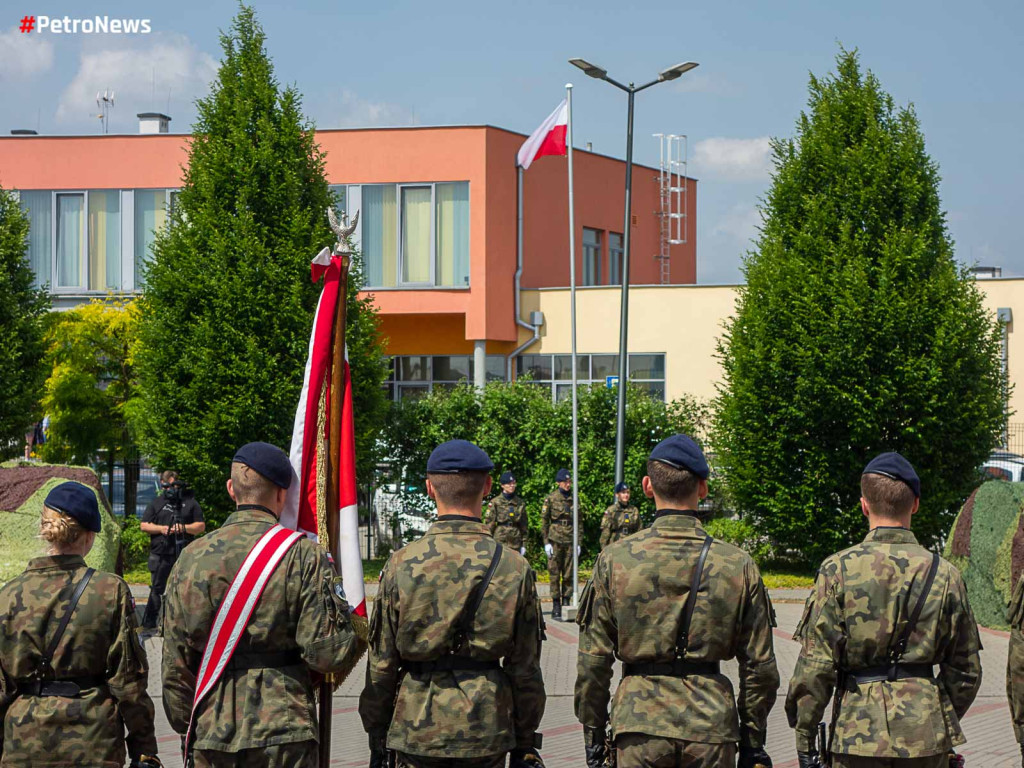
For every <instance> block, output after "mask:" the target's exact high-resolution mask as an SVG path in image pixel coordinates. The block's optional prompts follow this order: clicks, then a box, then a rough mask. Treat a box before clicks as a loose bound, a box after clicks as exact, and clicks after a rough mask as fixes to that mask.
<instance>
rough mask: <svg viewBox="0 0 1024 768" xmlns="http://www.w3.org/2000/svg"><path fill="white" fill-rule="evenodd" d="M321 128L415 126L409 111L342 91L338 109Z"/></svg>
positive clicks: (396, 105)
mask: <svg viewBox="0 0 1024 768" xmlns="http://www.w3.org/2000/svg"><path fill="white" fill-rule="evenodd" d="M334 113H335V115H336V116H335V117H334V119H333V120H330V121H329V122H328V123H326V124H324V125H322V126H320V127H322V128H376V127H382V126H387V127H394V126H399V125H415V124H416V118H415V115H414V114H413V113H412V111H411V110H409V109H406V108H405V107H403V106H401V105H399V104H392V103H389V102H386V101H368V100H366V99H362V98H360V97H359V96H358V94H356V93H354V92H352V91H348V90H346V91H342V93H341V105H340V109H337V110H334Z"/></svg>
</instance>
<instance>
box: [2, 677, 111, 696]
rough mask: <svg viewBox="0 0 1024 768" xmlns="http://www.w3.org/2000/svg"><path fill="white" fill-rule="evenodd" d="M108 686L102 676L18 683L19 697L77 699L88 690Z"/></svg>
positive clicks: (22, 681)
mask: <svg viewBox="0 0 1024 768" xmlns="http://www.w3.org/2000/svg"><path fill="white" fill-rule="evenodd" d="M106 684H107V679H106V678H105V677H103V676H102V675H88V676H84V677H69V678H66V679H64V680H21V681H19V682H18V695H19V696H63V697H64V698H67V699H75V698H78V697H79V696H81V695H82V691H83V690H84V689H86V688H99V687H100V686H102V685H106Z"/></svg>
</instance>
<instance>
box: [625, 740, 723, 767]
mask: <svg viewBox="0 0 1024 768" xmlns="http://www.w3.org/2000/svg"><path fill="white" fill-rule="evenodd" d="M615 758H616V765H617V768H735V765H736V745H735V744H733V743H731V742H729V743H726V744H703V743H701V742H697V741H682V740H681V739H664V738H661V737H660V736H648V735H647V734H645V733H623V734H620V735H619V736H616V737H615Z"/></svg>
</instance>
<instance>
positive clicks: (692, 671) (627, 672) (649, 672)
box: [622, 659, 722, 677]
mask: <svg viewBox="0 0 1024 768" xmlns="http://www.w3.org/2000/svg"><path fill="white" fill-rule="evenodd" d="M721 671H722V669H721V665H720V664H719V663H718V662H717V661H683V660H681V659H676V660H675V661H666V662H656V661H650V662H637V663H630V664H623V665H622V676H623V677H630V676H632V675H640V676H643V677H652V676H659V677H689V676H690V675H718V674H721Z"/></svg>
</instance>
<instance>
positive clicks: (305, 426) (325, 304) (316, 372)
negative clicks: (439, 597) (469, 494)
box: [281, 248, 366, 616]
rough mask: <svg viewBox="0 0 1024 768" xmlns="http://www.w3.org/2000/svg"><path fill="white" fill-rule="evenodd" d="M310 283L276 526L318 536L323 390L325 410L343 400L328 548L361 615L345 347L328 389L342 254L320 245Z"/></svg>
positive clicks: (353, 451)
mask: <svg viewBox="0 0 1024 768" xmlns="http://www.w3.org/2000/svg"><path fill="white" fill-rule="evenodd" d="M312 277H313V282H317V281H318V280H319V279H320V278H321V277H323V278H324V287H323V290H322V291H321V293H320V301H319V303H318V304H317V308H316V316H315V317H314V319H313V331H312V333H311V334H310V338H309V357H308V359H307V360H306V372H305V377H304V379H303V383H302V393H301V394H300V396H299V407H298V408H297V409H296V411H295V425H294V428H293V429H292V446H291V462H292V470H293V471H294V472H295V476H294V477H293V478H292V485H291V488H289V489H288V500H287V503H286V505H285V509H284V512H283V513H282V514H281V525H284V526H287V527H288V528H291V529H293V530H297V531H301V532H302V533H304V534H306V535H307V536H309V537H310V538H311V539H314V540H315V539H316V538H317V531H318V527H317V466H318V464H320V465H322V466H326V462H324V461H318V458H319V457H318V452H319V450H320V446H321V445H324V444H326V443H327V440H326V438H327V437H328V436H329V433H330V424H328V423H327V419H323V420H322V422H323V428H324V434H323V435H321V434H319V432H318V429H317V424H318V421H320V419H319V418H318V417H319V415H320V410H319V408H320V393H321V392H322V391H323V390H324V387H325V386H326V388H327V395H326V403H325V409H326V413H330V402H331V398H333V397H340V398H342V411H341V413H342V416H341V445H340V446H339V447H338V450H339V456H340V468H341V477H340V480H339V487H338V502H339V506H340V509H333V510H332V509H328V510H327V514H328V515H339V516H340V520H339V525H338V532H339V541H338V542H337V543H335V542H330V544H331V548H332V549H334V550H335V551H337V552H339V553H340V559H341V562H340V563H338V566H339V568H340V571H341V577H342V582H343V584H344V587H345V596H346V598H347V599H348V603H349V605H350V606H351V607H352V610H353V611H354V612H355V613H357V614H359V615H360V616H366V592H365V588H364V587H363V560H362V556H361V554H360V552H359V506H358V500H357V497H356V433H355V421H354V418H353V413H352V380H351V378H350V375H349V374H350V371H349V364H348V349H346V350H345V363H344V365H345V370H344V372H343V375H342V383H343V391H341V392H332V391H331V343H332V338H333V333H334V330H335V329H334V321H335V316H336V312H337V308H338V302H339V301H344V300H345V297H344V296H343V295H341V291H340V287H341V257H340V256H336V255H334V254H332V253H331V252H330V250H329V249H327V248H324V249H323V250H322V251H321V252H320V253H319V254H317V256H316V258H315V259H313V264H312Z"/></svg>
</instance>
